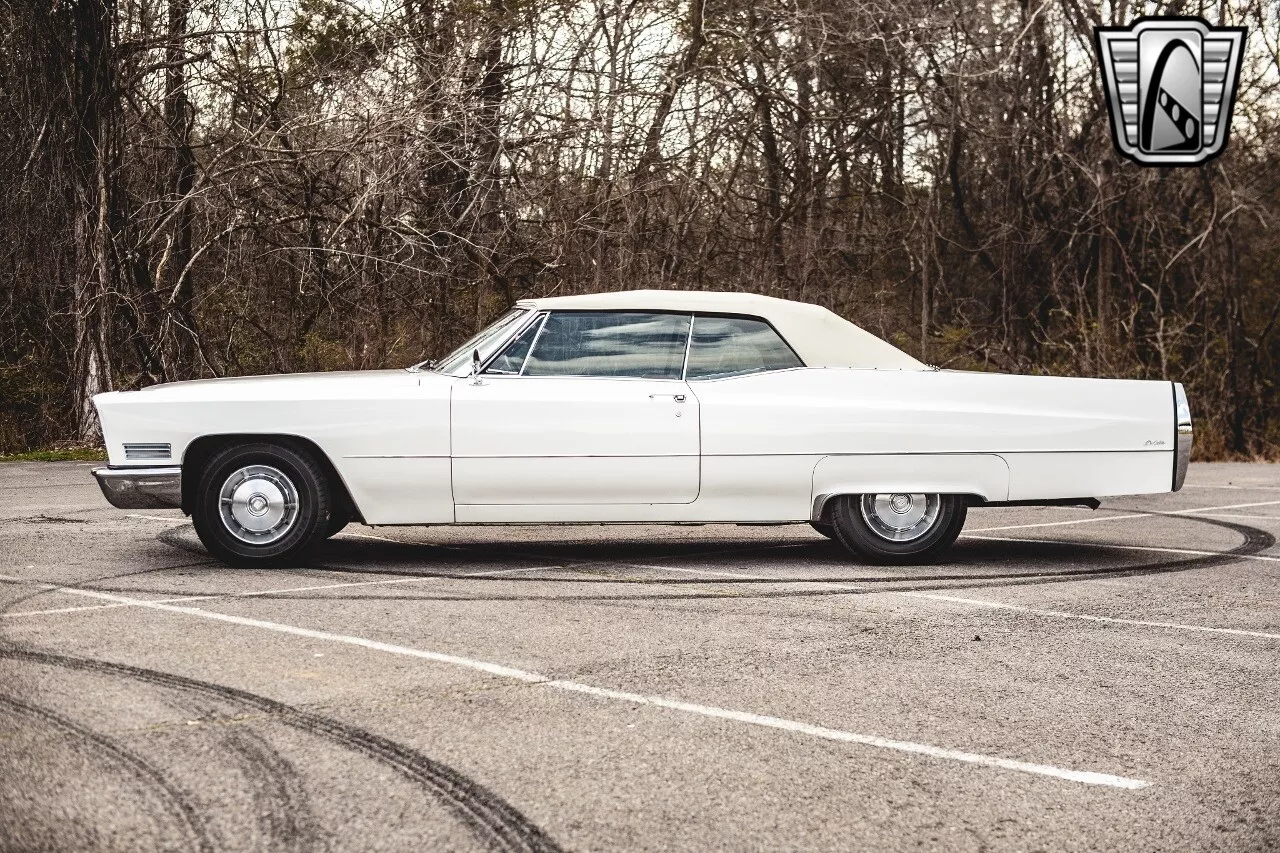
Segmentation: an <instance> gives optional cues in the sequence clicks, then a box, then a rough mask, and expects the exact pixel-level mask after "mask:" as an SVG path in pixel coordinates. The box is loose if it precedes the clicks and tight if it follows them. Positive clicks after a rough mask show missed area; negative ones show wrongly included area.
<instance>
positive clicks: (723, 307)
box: [516, 290, 925, 370]
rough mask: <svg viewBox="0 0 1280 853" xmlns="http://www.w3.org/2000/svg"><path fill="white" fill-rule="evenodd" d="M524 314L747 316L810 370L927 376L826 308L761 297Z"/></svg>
mask: <svg viewBox="0 0 1280 853" xmlns="http://www.w3.org/2000/svg"><path fill="white" fill-rule="evenodd" d="M516 304H517V305H518V306H519V307H521V308H535V309H538V310H542V311H689V312H694V313H712V314H745V315H748V316H752V317H761V318H763V319H765V320H768V321H769V323H770V324H772V325H773V327H774V328H775V329H777V330H778V333H779V334H781V335H782V337H784V338H785V339H786V341H787V343H788V344H790V345H791V348H792V349H794V350H795V351H796V354H797V355H798V356H800V359H801V361H803V362H804V363H805V364H806V365H807V366H809V367H859V368H874V369H879V370H924V369H925V365H924V364H923V363H921V362H919V361H917V360H916V359H914V358H912V357H911V356H909V355H907V354H906V353H905V352H903V351H902V350H900V349H898V348H897V347H895V346H893V345H892V344H889V343H886V342H885V341H882V340H881V339H880V338H877V337H876V336H875V335H873V334H871V333H870V332H867V331H865V330H864V329H861V328H859V327H858V326H855V325H854V324H853V323H850V322H849V321H848V320H845V319H844V318H843V317H840V316H839V315H837V314H834V313H832V312H831V311H828V310H827V309H826V308H823V307H822V306H820V305H812V304H810V303H807V302H796V301H794V300H791V299H778V298H776V297H773V296H761V295H759V294H756V293H728V292H724V291H703V290H620V291H614V292H612V293H591V294H584V295H582V296H550V297H547V298H544V299H522V300H520V301H519V302H518V303H516Z"/></svg>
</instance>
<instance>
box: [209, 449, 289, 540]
mask: <svg viewBox="0 0 1280 853" xmlns="http://www.w3.org/2000/svg"><path fill="white" fill-rule="evenodd" d="M218 504H219V510H220V511H221V514H222V523H223V525H224V526H225V527H226V528H227V531H228V532H229V533H230V534H231V535H232V536H234V537H236V538H237V539H239V540H240V541H241V542H245V543H248V544H250V545H270V544H271V543H272V542H275V541H277V540H279V539H280V538H282V537H283V536H284V535H285V534H286V533H288V532H289V531H290V530H292V529H293V525H294V522H296V521H297V520H298V490H297V488H295V487H294V485H293V481H292V480H290V479H289V478H288V477H287V476H285V474H284V472H283V471H281V470H280V469H279V468H272V467H271V466H270V465H248V466H246V467H244V468H241V469H240V470H238V471H235V472H234V473H232V474H231V476H230V477H227V479H226V480H225V481H224V482H223V484H222V489H221V490H220V492H219V494H218Z"/></svg>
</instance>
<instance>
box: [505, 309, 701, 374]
mask: <svg viewBox="0 0 1280 853" xmlns="http://www.w3.org/2000/svg"><path fill="white" fill-rule="evenodd" d="M689 320H690V317H689V315H688V314H649V313H640V312H624V311H608V312H605V311H558V312H554V313H552V314H551V315H550V316H549V317H547V320H546V322H545V323H544V324H543V328H542V334H541V335H539V336H538V340H537V343H536V344H535V345H534V347H533V352H532V353H530V354H529V357H528V359H527V360H526V361H525V365H524V375H525V376H626V377H635V378H644V379H679V378H680V371H681V368H682V367H683V365H684V351H685V345H686V343H687V341H688V339H689Z"/></svg>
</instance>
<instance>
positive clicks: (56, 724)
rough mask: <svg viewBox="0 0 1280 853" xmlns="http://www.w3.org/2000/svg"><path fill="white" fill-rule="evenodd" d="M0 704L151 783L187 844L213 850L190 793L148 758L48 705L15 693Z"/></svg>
mask: <svg viewBox="0 0 1280 853" xmlns="http://www.w3.org/2000/svg"><path fill="white" fill-rule="evenodd" d="M0 706H4V707H8V708H10V709H11V710H13V711H15V712H16V713H19V714H25V715H27V716H29V717H34V718H36V719H38V720H40V721H42V722H43V723H45V724H46V725H48V726H50V727H52V728H56V729H59V730H61V731H63V732H65V733H67V734H69V735H71V736H73V737H75V738H77V739H79V740H81V741H83V742H86V743H88V744H89V745H91V746H92V748H94V749H95V750H97V751H98V752H99V753H102V754H103V755H106V756H107V757H108V758H110V759H111V760H112V761H114V762H115V763H117V764H119V765H121V766H123V767H124V768H126V769H127V770H128V771H129V772H130V774H131V775H133V776H134V778H136V779H138V780H139V781H141V782H144V783H146V784H148V785H150V786H151V787H152V788H154V789H155V790H157V791H158V792H160V796H161V798H162V799H163V800H164V801H165V802H166V803H167V804H168V806H169V809H170V811H171V812H172V813H173V815H174V816H175V817H176V819H177V823H178V824H179V826H180V827H181V831H182V834H183V835H185V836H186V837H187V841H188V844H187V845H186V846H188V847H190V848H192V849H196V850H200V851H202V852H203V853H213V851H214V849H215V848H214V845H213V841H212V840H211V839H210V838H209V834H208V832H207V831H206V829H205V826H204V821H203V819H202V818H201V816H200V814H199V812H197V811H196V809H195V806H193V805H192V803H191V800H190V799H189V798H188V796H187V795H186V794H185V793H184V792H183V791H182V789H181V788H179V787H178V786H177V785H176V784H175V783H174V782H172V781H171V780H170V779H169V778H168V777H167V776H165V775H164V773H162V772H161V771H160V770H159V769H157V768H156V767H155V766H153V765H152V764H151V763H150V762H148V761H147V760H146V759H144V758H142V757H141V756H139V755H137V754H135V753H134V752H132V751H130V750H128V749H126V748H124V747H123V746H121V745H120V744H119V743H117V742H116V741H114V740H112V739H111V738H108V737H106V736H105V735H102V734H99V733H98V732H95V731H93V730H92V729H88V728H85V727H84V726H82V725H80V724H78V723H75V722H72V721H71V720H69V719H67V718H66V717H64V716H62V715H60V714H56V713H54V712H53V711H50V710H48V709H47V708H41V707H38V706H36V705H31V704H28V703H27V702H23V701H22V700H20V699H16V698H14V697H12V696H6V695H3V694H0Z"/></svg>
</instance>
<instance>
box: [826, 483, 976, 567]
mask: <svg viewBox="0 0 1280 853" xmlns="http://www.w3.org/2000/svg"><path fill="white" fill-rule="evenodd" d="M966 514H967V506H966V504H965V501H964V498H963V497H962V496H961V495H929V494H913V493H907V492H895V493H890V494H875V495H843V496H841V497H838V498H835V499H833V501H832V506H831V516H830V517H831V527H832V529H833V530H834V532H835V539H836V541H837V542H839V543H840V544H841V545H843V546H844V547H845V548H846V549H848V550H849V551H850V552H852V553H853V554H854V555H856V556H858V557H861V558H863V559H866V560H870V561H871V562H874V563H888V564H898V565H912V564H919V563H929V562H933V561H934V560H936V559H937V558H938V557H940V556H941V555H942V554H943V552H945V551H946V550H947V549H948V548H950V547H951V543H953V542H955V541H956V537H957V536H959V535H960V531H961V530H962V529H963V528H964V521H965V516H966Z"/></svg>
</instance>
